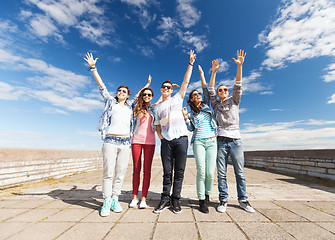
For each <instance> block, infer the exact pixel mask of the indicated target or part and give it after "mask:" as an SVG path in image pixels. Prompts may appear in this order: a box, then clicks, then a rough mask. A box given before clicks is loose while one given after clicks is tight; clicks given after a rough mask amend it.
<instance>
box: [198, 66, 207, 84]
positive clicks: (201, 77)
mask: <svg viewBox="0 0 335 240" xmlns="http://www.w3.org/2000/svg"><path fill="white" fill-rule="evenodd" d="M198 68H199V73H200V79H201V86H205V85H206V84H207V83H206V79H205V74H204V71H203V70H202V68H201V66H200V65H198Z"/></svg>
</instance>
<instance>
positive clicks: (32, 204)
mask: <svg viewBox="0 0 335 240" xmlns="http://www.w3.org/2000/svg"><path fill="white" fill-rule="evenodd" d="M49 202H50V201H49V200H24V201H16V202H12V204H10V205H8V206H6V208H37V207H40V206H43V205H45V204H47V203H49Z"/></svg>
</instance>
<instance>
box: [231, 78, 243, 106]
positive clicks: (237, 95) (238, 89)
mask: <svg viewBox="0 0 335 240" xmlns="http://www.w3.org/2000/svg"><path fill="white" fill-rule="evenodd" d="M241 96H242V84H241V83H235V85H234V88H233V95H232V98H233V100H234V103H235V104H236V105H239V104H240V102H241Z"/></svg>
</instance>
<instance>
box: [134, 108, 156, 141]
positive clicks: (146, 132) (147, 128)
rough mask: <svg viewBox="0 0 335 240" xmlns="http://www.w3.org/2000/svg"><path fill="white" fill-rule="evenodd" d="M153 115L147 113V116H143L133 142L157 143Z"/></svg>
mask: <svg viewBox="0 0 335 240" xmlns="http://www.w3.org/2000/svg"><path fill="white" fill-rule="evenodd" d="M152 120H153V119H152V116H151V115H150V114H149V113H147V117H146V118H145V117H143V116H141V118H140V126H139V128H138V133H137V134H134V135H133V140H132V143H136V144H147V145H155V143H156V140H155V132H154V131H152V126H151V123H152Z"/></svg>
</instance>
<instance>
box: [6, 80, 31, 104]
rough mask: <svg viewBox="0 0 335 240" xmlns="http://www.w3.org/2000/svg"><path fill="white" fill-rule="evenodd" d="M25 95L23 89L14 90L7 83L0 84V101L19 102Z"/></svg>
mask: <svg viewBox="0 0 335 240" xmlns="http://www.w3.org/2000/svg"><path fill="white" fill-rule="evenodd" d="M25 94H26V89H25V88H22V87H21V88H20V87H18V88H15V87H13V86H11V85H9V84H8V83H4V82H0V99H1V100H19V99H20V98H21V97H22V96H24V95H25Z"/></svg>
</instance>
